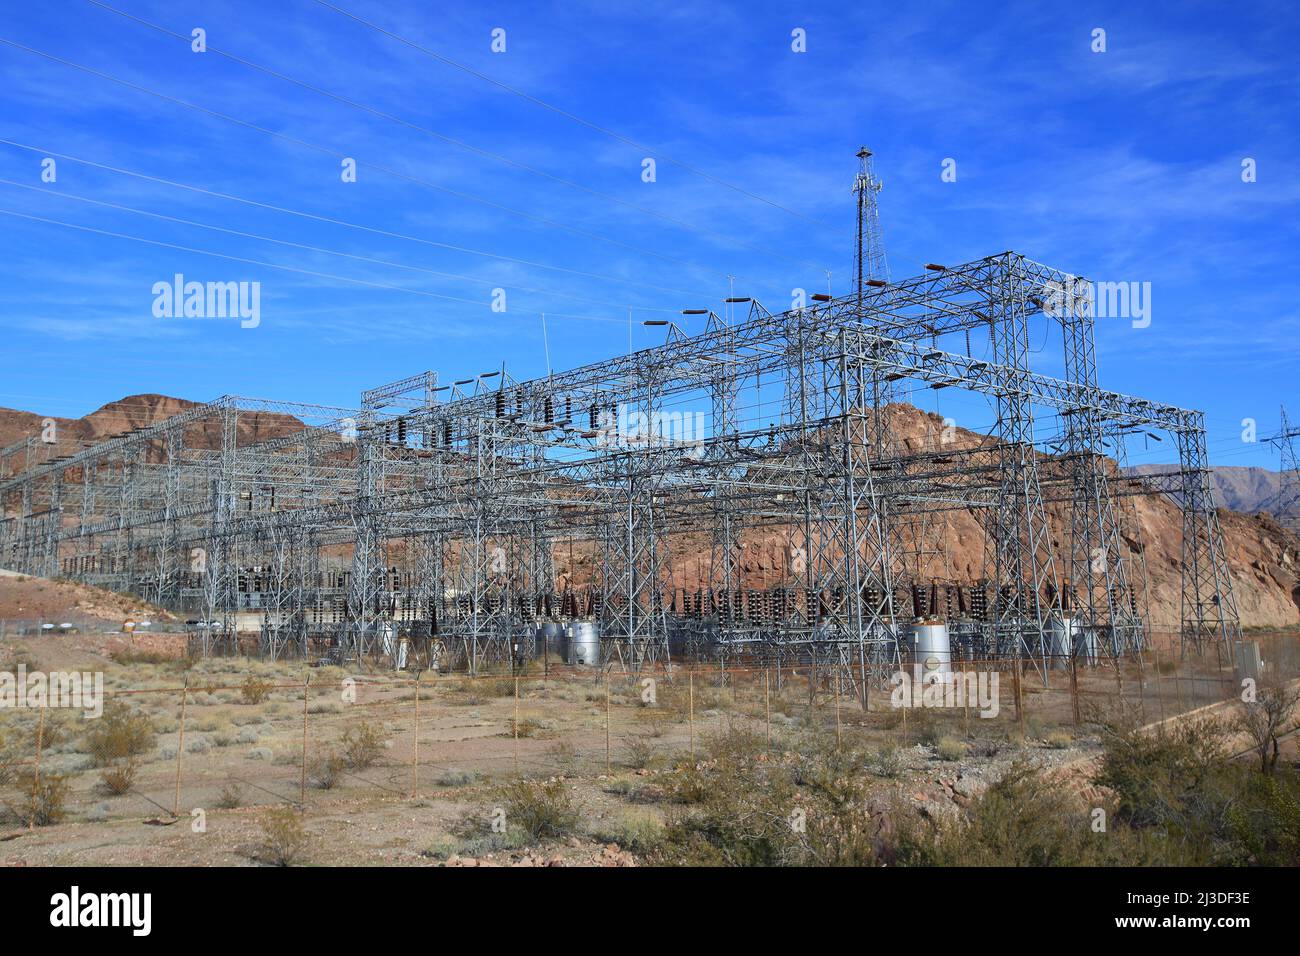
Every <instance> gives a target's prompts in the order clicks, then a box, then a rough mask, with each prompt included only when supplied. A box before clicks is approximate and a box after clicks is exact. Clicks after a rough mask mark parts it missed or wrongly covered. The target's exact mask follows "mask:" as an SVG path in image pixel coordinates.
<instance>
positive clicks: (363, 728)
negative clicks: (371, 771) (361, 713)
mask: <svg viewBox="0 0 1300 956" xmlns="http://www.w3.org/2000/svg"><path fill="white" fill-rule="evenodd" d="M340 748H341V749H342V752H343V759H344V760H345V761H346V763H347V766H348V767H349V768H350V769H352V770H364V769H366V768H367V767H370V766H372V765H373V764H374V762H375V761H376V760H378V759H379V755H380V754H381V753H382V752H383V749H384V741H383V736H382V735H381V734H380V732H379V728H377V727H375V726H374V725H372V724H371V723H369V722H368V721H364V720H363V721H362V722H361V723H359V724H357V725H356V726H355V727H349V728H348V729H347V730H345V731H343V738H342V740H341V741H340Z"/></svg>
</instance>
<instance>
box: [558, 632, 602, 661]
mask: <svg viewBox="0 0 1300 956" xmlns="http://www.w3.org/2000/svg"><path fill="white" fill-rule="evenodd" d="M564 662H565V663H566V664H573V665H582V666H586V667H595V666H597V665H599V664H600V629H599V628H598V627H596V624H595V622H594V621H574V622H573V623H572V624H570V625H569V626H568V627H566V628H565V642H564Z"/></svg>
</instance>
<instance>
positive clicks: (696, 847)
mask: <svg viewBox="0 0 1300 956" xmlns="http://www.w3.org/2000/svg"><path fill="white" fill-rule="evenodd" d="M862 746H863V743H862V742H861V741H859V740H858V739H856V738H855V737H853V736H849V737H848V738H847V739H845V740H843V741H842V742H841V744H840V746H836V741H835V736H834V734H812V735H810V736H809V737H808V739H806V740H803V741H801V742H800V746H799V754H798V755H785V756H781V757H774V756H773V755H772V754H770V753H768V751H767V748H766V738H765V737H761V736H759V735H756V734H751V733H749V732H748V731H745V730H741V729H732V730H729V731H727V732H725V733H723V734H719V735H716V736H713V737H708V738H706V739H705V741H704V749H705V755H706V756H705V759H703V760H696V761H691V762H686V763H684V764H682V765H679V767H678V769H677V773H675V774H673V775H672V777H671V778H670V779H668V780H666V781H665V785H666V787H667V788H668V791H669V795H670V796H672V797H673V798H674V799H675V800H676V801H677V802H678V804H683V805H684V806H682V807H679V808H677V809H675V810H673V811H671V812H670V813H669V815H668V819H667V823H666V826H665V829H664V833H663V839H662V841H660V842H659V843H658V845H657V846H656V848H655V849H654V850H653V851H652V852H651V853H650V854H649V857H650V859H651V861H652V862H656V863H671V864H684V865H707V866H723V865H725V866H797V865H822V866H833V865H863V864H868V863H871V862H873V861H874V860H875V857H876V851H875V844H876V836H877V830H878V829H879V826H880V820H879V818H878V815H877V814H876V813H874V812H873V810H872V799H871V797H872V795H871V790H870V788H871V786H872V785H873V784H872V781H871V778H870V777H868V776H867V775H865V774H863V773H862V772H861V767H862V765H863V763H864V762H865V761H866V760H867V759H868V754H867V753H866V751H865V750H863V749H860V748H861V747H862Z"/></svg>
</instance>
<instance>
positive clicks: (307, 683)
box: [298, 671, 311, 813]
mask: <svg viewBox="0 0 1300 956" xmlns="http://www.w3.org/2000/svg"><path fill="white" fill-rule="evenodd" d="M310 688H311V671H308V672H307V676H306V677H304V678H303V681H302V776H301V778H300V779H299V781H298V802H299V805H300V806H301V807H302V812H303V813H306V812H307V692H308V690H309V689H310Z"/></svg>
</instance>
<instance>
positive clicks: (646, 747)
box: [623, 736, 660, 770]
mask: <svg viewBox="0 0 1300 956" xmlns="http://www.w3.org/2000/svg"><path fill="white" fill-rule="evenodd" d="M623 749H624V753H625V754H626V757H625V761H624V762H625V763H626V764H627V765H628V766H629V767H631V768H632V769H633V770H646V769H648V768H650V767H653V766H654V765H655V764H657V763H658V762H659V760H660V755H659V752H658V750H656V749H655V745H654V744H653V743H651V742H650V738H649V737H646V736H631V737H627V738H625V739H624V741H623Z"/></svg>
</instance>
